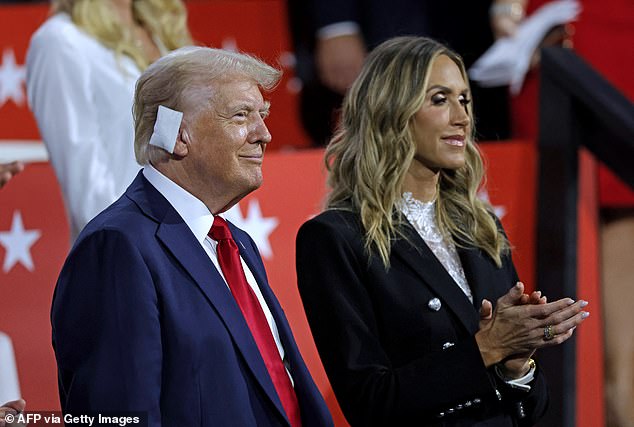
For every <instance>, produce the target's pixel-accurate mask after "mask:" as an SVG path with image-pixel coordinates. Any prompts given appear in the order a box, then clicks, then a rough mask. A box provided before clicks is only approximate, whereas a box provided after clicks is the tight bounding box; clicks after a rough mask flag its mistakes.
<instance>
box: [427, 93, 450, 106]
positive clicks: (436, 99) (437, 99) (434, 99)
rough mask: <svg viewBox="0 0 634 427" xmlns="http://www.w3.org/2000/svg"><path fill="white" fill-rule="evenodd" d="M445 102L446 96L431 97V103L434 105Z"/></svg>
mask: <svg viewBox="0 0 634 427" xmlns="http://www.w3.org/2000/svg"><path fill="white" fill-rule="evenodd" d="M445 101H447V97H446V96H444V95H434V96H432V97H431V103H432V104H433V105H439V104H443V103H444V102H445Z"/></svg>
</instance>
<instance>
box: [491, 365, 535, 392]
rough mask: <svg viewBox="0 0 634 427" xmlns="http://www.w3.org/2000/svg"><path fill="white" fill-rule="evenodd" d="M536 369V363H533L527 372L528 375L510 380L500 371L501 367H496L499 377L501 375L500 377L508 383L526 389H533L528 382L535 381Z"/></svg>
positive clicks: (513, 386)
mask: <svg viewBox="0 0 634 427" xmlns="http://www.w3.org/2000/svg"><path fill="white" fill-rule="evenodd" d="M535 370H536V369H535V365H533V366H531V368H530V370H529V371H528V373H526V375H524V376H523V377H520V378H516V379H513V380H509V379H506V378H505V377H504V375H502V372H500V369H499V368H498V367H497V366H496V367H495V373H496V374H497V376H498V377H500V379H502V380H504V382H505V383H507V384H508V385H509V386H511V387H512V388H516V389H519V390H524V391H530V390H531V386H530V385H528V383H530V382H531V381H533V379H535Z"/></svg>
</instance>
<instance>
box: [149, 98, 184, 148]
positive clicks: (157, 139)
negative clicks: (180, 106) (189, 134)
mask: <svg viewBox="0 0 634 427" xmlns="http://www.w3.org/2000/svg"><path fill="white" fill-rule="evenodd" d="M182 120H183V113H181V112H180V111H176V110H172V109H171V108H167V107H164V106H162V105H159V107H158V113H157V115H156V123H154V132H153V133H152V136H151V137H150V145H154V146H156V147H160V148H162V149H164V150H166V151H168V152H169V153H173V152H174V146H175V145H176V138H177V137H178V130H179V129H180V127H181V121H182Z"/></svg>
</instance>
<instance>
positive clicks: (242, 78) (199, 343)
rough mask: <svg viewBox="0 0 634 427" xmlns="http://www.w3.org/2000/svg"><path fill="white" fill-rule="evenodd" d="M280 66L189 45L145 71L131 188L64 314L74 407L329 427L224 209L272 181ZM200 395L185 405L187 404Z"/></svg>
mask: <svg viewBox="0 0 634 427" xmlns="http://www.w3.org/2000/svg"><path fill="white" fill-rule="evenodd" d="M280 75H281V73H280V72H279V70H276V69H274V68H272V67H270V66H269V65H267V64H265V63H263V62H261V61H260V60H257V59H255V58H253V57H251V56H248V55H245V54H240V53H234V52H229V51H224V50H220V49H210V48H202V47H189V48H182V49H179V50H177V51H174V52H172V53H170V54H168V55H166V56H165V57H163V58H161V59H160V60H158V61H157V62H155V63H154V64H152V65H151V66H150V67H149V68H148V69H146V70H145V72H144V73H143V74H142V75H141V77H140V78H139V81H138V83H137V89H136V92H135V101H134V118H135V153H136V158H137V160H138V161H139V163H140V164H142V165H143V166H144V168H143V170H142V171H141V172H139V174H138V175H137V177H136V178H135V180H134V181H133V182H132V184H131V185H130V186H129V187H128V189H127V190H126V192H125V194H124V195H123V196H122V197H121V198H119V199H118V200H117V201H115V202H114V203H113V204H112V205H110V207H108V208H107V209H105V210H104V211H102V212H101V213H100V214H98V215H97V216H96V217H95V218H94V219H93V220H92V221H91V222H90V223H89V224H88V225H87V226H86V227H85V228H84V229H83V230H82V232H81V233H80V235H79V237H78V239H77V241H76V242H75V245H74V247H73V249H72V250H71V252H70V254H69V256H68V258H67V260H66V262H65V264H64V267H63V269H62V271H61V273H60V276H59V280H58V282H57V286H56V288H55V293H54V296H53V305H52V309H51V322H52V326H53V347H54V349H55V357H56V360H57V366H58V375H59V391H60V400H61V403H62V410H63V411H64V412H65V413H71V414H73V415H77V414H79V413H95V412H98V413H104V411H118V412H119V413H121V412H134V411H137V412H139V413H140V414H143V416H144V417H147V420H148V424H147V425H148V426H150V427H153V426H163V427H167V426H177V427H180V426H209V427H211V426H214V427H215V426H227V427H230V426H231V427H232V426H241V427H250V426H252V427H255V426H258V427H266V426H270V427H273V426H276V427H278V426H279V427H282V426H286V427H288V426H290V427H300V426H304V427H330V426H332V419H331V417H330V414H329V412H328V409H327V407H326V404H325V402H324V400H323V398H322V397H321V395H320V394H319V390H318V389H317V387H316V386H315V384H314V382H313V380H312V378H311V376H310V373H309V372H308V369H307V368H306V365H305V364H304V361H303V359H302V356H301V354H300V353H299V350H298V348H297V345H296V343H295V340H294V338H293V334H292V332H291V329H290V326H289V325H288V322H287V320H286V317H285V316H284V313H283V311H282V308H281V307H280V305H279V302H278V301H277V299H276V297H275V295H274V294H273V291H272V290H271V288H270V287H269V284H268V281H267V278H266V272H265V270H264V265H263V264H262V259H261V257H260V254H259V252H258V250H257V247H256V245H255V243H254V241H253V240H252V239H251V237H249V235H248V234H246V233H245V232H244V231H242V230H240V229H238V228H237V227H235V226H233V224H230V223H228V222H227V221H226V220H225V219H224V218H222V216H221V214H222V213H223V212H225V211H227V210H228V209H230V208H231V207H232V206H234V205H235V204H236V203H238V202H239V201H240V200H241V199H242V198H243V197H244V196H246V195H247V194H249V193H251V192H252V191H254V190H255V189H257V188H258V187H260V185H261V183H262V179H263V178H262V162H263V159H264V151H265V149H266V146H267V144H268V143H269V142H270V141H271V135H270V133H269V131H268V129H267V127H266V125H265V123H264V119H265V118H266V117H267V115H268V112H269V102H268V101H267V100H265V99H264V98H263V93H264V92H265V91H269V90H271V89H272V88H273V87H274V86H275V85H276V84H277V82H278V81H279V78H280ZM177 402H181V403H182V402H186V404H176V403H177Z"/></svg>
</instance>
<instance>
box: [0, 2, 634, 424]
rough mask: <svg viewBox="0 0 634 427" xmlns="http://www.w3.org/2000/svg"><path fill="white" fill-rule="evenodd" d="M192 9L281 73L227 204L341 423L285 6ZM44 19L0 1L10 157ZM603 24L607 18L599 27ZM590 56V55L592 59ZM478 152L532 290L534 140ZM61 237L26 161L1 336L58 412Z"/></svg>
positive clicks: (24, 385) (1, 249)
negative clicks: (301, 237) (310, 255)
mask: <svg viewBox="0 0 634 427" xmlns="http://www.w3.org/2000/svg"><path fill="white" fill-rule="evenodd" d="M605 1H609V2H612V3H613V7H621V8H622V10H627V8H628V7H631V6H630V3H627V2H628V0H605ZM586 3H588V4H587V5H585V6H586V12H587V13H588V14H589V15H588V16H590V17H592V16H596V17H597V18H596V19H597V20H598V21H597V24H596V25H599V26H598V27H596V28H595V27H594V26H595V24H593V23H588V24H587V31H588V34H590V32H591V31H594V32H595V34H596V32H598V31H601V32H602V34H603V35H602V39H601V42H600V45H601V46H603V45H604V42H603V41H602V40H604V37H605V34H606V33H605V31H606V30H605V27H606V26H610V25H608V24H609V23H610V22H611V21H609V20H607V18H602V16H603V15H601V12H599V10H600V8H599V7H598V6H599V5H597V6H596V7H595V6H594V5H591V4H590V3H595V2H586ZM187 5H188V9H189V12H190V23H191V28H192V31H193V35H194V38H195V39H196V40H197V41H198V42H201V43H202V44H205V45H210V46H222V47H232V46H233V47H237V48H238V49H240V50H244V51H249V52H253V53H255V54H257V55H258V56H260V57H262V58H263V59H265V60H267V61H270V62H274V63H278V64H279V65H280V66H281V67H283V68H284V71H285V76H284V79H283V81H282V83H281V85H280V87H279V88H278V89H277V90H276V92H275V93H274V94H273V95H272V97H271V98H272V105H273V108H272V114H271V117H270V119H269V121H268V123H269V125H270V130H271V133H272V134H273V143H272V144H271V146H270V149H271V150H273V151H274V152H272V153H270V154H268V156H267V161H266V162H265V170H264V173H265V183H264V185H263V187H262V188H261V189H260V190H258V191H257V192H256V193H254V194H252V195H251V196H249V197H248V198H246V199H245V200H243V201H242V202H241V203H240V205H239V208H238V209H239V210H238V211H234V220H235V221H236V222H237V223H238V224H239V225H242V226H243V227H244V228H245V229H247V231H249V232H250V234H251V235H252V236H254V238H255V240H256V242H257V243H258V246H259V247H260V249H261V250H262V252H263V255H264V261H265V264H266V267H267V271H268V274H269V278H270V281H271V284H272V286H273V288H274V289H275V291H276V293H277V295H278V296H279V298H280V300H281V303H282V305H283V306H284V309H285V311H286V313H287V315H288V317H289V320H290V323H291V325H292V327H293V330H294V333H295V336H296V338H297V341H298V343H299V346H300V348H301V350H302V353H303V355H304V357H305V359H306V361H307V363H308V365H309V367H310V369H311V372H312V373H313V375H314V377H315V379H316V382H317V383H318V386H319V387H320V389H321V391H322V392H323V394H324V396H325V397H326V400H327V401H328V403H329V405H330V408H331V410H332V411H333V415H334V417H335V420H336V422H337V425H345V421H344V420H343V417H342V416H341V413H340V411H339V409H338V407H337V404H336V401H335V399H334V396H333V395H332V392H331V390H330V387H329V385H328V382H327V379H326V377H325V375H324V373H323V370H322V367H321V364H320V362H319V358H318V356H317V353H316V350H315V348H314V345H313V342H312V338H311V335H310V332H309V329H308V326H307V324H306V320H305V317H304V314H303V310H302V307H301V302H300V300H299V296H298V294H297V290H296V284H295V267H294V241H295V233H296V231H297V229H298V228H299V225H300V224H301V223H302V222H303V221H305V220H306V219H307V218H308V217H309V216H310V215H313V214H315V213H317V212H318V211H319V209H320V203H321V200H322V198H323V195H324V191H325V187H324V176H323V167H322V152H321V151H319V150H305V151H297V150H295V148H301V147H306V146H307V145H308V143H307V139H306V138H305V136H304V134H303V133H302V131H301V129H300V127H299V124H298V123H299V121H298V119H297V109H296V101H297V99H296V92H297V82H296V81H295V80H294V78H293V73H292V65H293V60H292V55H291V54H290V50H291V49H290V43H289V38H288V34H287V31H286V21H285V20H286V16H285V9H284V2H283V1H282V0H239V1H238V0H233V1H231V0H214V1H205V0H198V1H196V0H190V1H189V2H188V3H187ZM600 6H601V7H602V8H603V9H602V10H609V8H607V6H605V2H601V4H600ZM592 10H594V12H592ZM586 12H584V13H586ZM593 13H594V15H593ZM46 16H47V6H46V5H45V4H41V5H31V6H5V7H0V50H1V54H2V57H1V60H0V161H2V160H5V161H6V160H9V158H7V156H8V155H10V154H7V152H6V150H5V151H3V145H2V144H3V143H4V144H5V146H6V143H7V142H8V140H18V142H19V141H23V140H33V139H37V138H39V136H38V133H37V129H36V126H35V123H34V121H33V118H32V116H31V114H30V113H29V112H28V108H27V106H26V98H25V93H24V87H23V83H22V81H23V73H24V68H23V67H24V58H25V53H26V48H27V45H28V40H29V38H30V35H31V33H32V32H33V31H34V30H35V29H36V28H37V27H38V26H39V25H40V24H41V23H42V22H43V21H44V19H45V18H46ZM629 16H630V17H632V16H634V14H630V15H629ZM602 22H603V23H605V25H603V26H601V24H600V23H602ZM617 28H619V29H623V30H624V31H625V32H626V33H627V34H629V37H630V38H629V40H630V41H631V34H632V28H633V26H632V25H629V27H628V28H625V27H624V26H623V25H621V26H617ZM581 29H582V26H581V24H579V33H582V31H581ZM619 31H620V30H619ZM628 31H629V32H628ZM607 34H609V32H608V33H607ZM579 37H581V34H579ZM619 37H621V38H620V39H619ZM616 39H619V40H621V39H622V36H618V37H617V36H615V40H616ZM582 40H583V42H582ZM598 44H599V42H598V41H597V40H596V39H595V40H593V39H592V38H591V37H589V36H587V37H585V38H583V37H581V39H580V42H579V45H580V47H584V49H585V50H586V51H593V49H589V48H588V46H589V45H592V46H596V45H598ZM582 52H583V51H582ZM594 52H595V55H596V58H597V60H598V61H599V62H600V63H601V64H602V67H600V68H599V69H601V70H602V71H606V70H605V69H607V71H614V68H619V65H618V64H619V63H621V62H622V61H623V55H620V54H615V55H614V56H615V58H614V59H610V60H607V59H605V58H606V57H608V56H609V54H608V50H607V49H600V48H599V47H595V48H594ZM622 53H623V52H622ZM590 57H591V58H593V56H592V55H590ZM617 58H619V59H617ZM629 58H630V62H629V65H630V66H629V73H630V74H627V72H625V71H623V72H620V71H619V72H617V74H618V76H620V77H618V76H617V77H615V79H616V81H617V82H620V83H621V84H622V83H623V82H624V81H625V80H627V77H626V76H630V75H631V70H632V67H631V59H632V56H631V55H630V56H629ZM604 59H605V61H604ZM615 61H616V62H615ZM530 84H534V83H530V82H529V85H530ZM630 84H631V83H630ZM620 87H623V86H622V85H621V86H620ZM630 87H631V86H630ZM630 93H632V92H630ZM527 105H528V107H526V111H528V113H527V115H526V117H527V118H528V119H527V120H529V122H530V117H534V116H535V113H534V111H533V110H532V109H534V108H535V107H534V106H531V103H530V102H528V103H527ZM516 111H521V110H516ZM531 115H532V116H531ZM11 142H15V141H11ZM276 150H277V152H275V151H276ZM289 151H292V152H289ZM484 151H485V154H486V156H487V158H488V163H489V184H488V196H489V197H490V199H491V201H492V203H493V204H494V205H495V206H496V207H497V208H498V213H499V214H500V215H501V216H502V222H503V223H504V226H505V228H506V230H507V232H508V233H509V237H510V239H511V242H512V244H513V245H514V249H515V252H514V254H515V255H514V258H515V261H516V264H517V266H518V270H519V272H520V276H521V277H522V279H523V280H524V282H525V283H527V285H528V286H529V288H533V287H534V286H535V284H534V280H535V274H534V236H535V230H534V223H535V207H536V195H535V188H536V187H535V182H536V167H537V156H536V152H535V145H534V143H533V142H531V141H530V140H522V141H515V142H508V143H498V144H486V145H485V147H484ZM584 162H585V163H584V165H589V166H588V167H586V166H584V167H585V169H584V171H585V175H584V184H583V185H584V187H583V194H584V197H583V198H582V201H581V202H580V212H581V213H582V214H581V218H580V227H581V229H582V230H584V232H583V233H582V236H581V239H580V242H579V243H580V248H582V249H581V250H582V251H585V252H584V254H582V256H585V257H586V258H584V259H588V260H590V262H589V264H590V273H589V274H585V273H587V270H585V273H584V272H580V277H581V276H582V274H583V280H584V283H585V285H583V287H582V289H580V292H579V297H580V298H585V299H588V300H590V301H591V302H593V301H599V299H598V293H597V289H598V278H597V276H596V274H595V273H596V260H597V249H596V247H597V244H596V234H594V230H595V229H596V216H595V215H594V214H593V213H594V212H596V198H595V199H593V198H592V195H593V194H595V193H594V192H593V189H596V185H594V184H593V183H594V180H593V176H594V175H593V171H592V161H591V160H588V158H587V157H584ZM20 220H21V223H20ZM20 225H21V226H22V228H20ZM68 235H69V233H68V225H67V223H66V219H65V215H64V210H63V206H62V202H61V197H60V194H59V189H58V187H57V184H56V181H55V177H54V174H53V172H52V170H51V168H50V166H49V165H48V164H47V163H36V164H30V165H28V166H27V168H26V170H25V171H24V172H23V173H22V174H21V175H19V176H17V177H16V178H14V180H13V181H12V182H11V183H9V184H8V185H7V187H5V188H4V189H3V190H2V191H1V192H0V265H2V270H0V331H2V332H4V333H6V334H8V335H9V337H10V338H11V340H12V342H13V347H14V350H15V357H16V361H17V368H18V373H19V379H20V387H21V391H22V395H23V396H24V397H25V398H26V399H27V400H28V407H29V409H31V410H53V409H56V408H58V407H59V403H58V397H57V387H56V371H55V363H54V358H53V352H52V349H51V345H50V321H49V309H50V300H51V295H52V292H53V288H54V283H55V280H56V277H57V274H58V272H59V269H60V268H61V265H62V262H63V260H64V257H65V254H66V252H67V251H68V248H69V244H68ZM3 242H4V243H3ZM7 242H10V243H7ZM269 247H270V250H269ZM592 266H594V270H593V269H592ZM597 306H598V304H593V316H591V318H590V319H589V320H588V321H587V322H585V324H584V327H583V328H580V329H581V330H580V331H579V340H578V342H579V357H578V361H579V364H580V369H579V372H583V373H584V375H580V377H579V390H580V393H578V402H579V404H580V405H579V409H578V411H579V415H578V417H577V420H578V422H577V425H578V426H584V427H585V426H587V427H590V426H597V425H601V424H602V403H601V402H600V401H601V399H600V398H598V397H597V396H600V390H601V387H602V380H601V375H602V371H601V363H602V359H601V336H600V330H601V329H600V328H601V325H600V316H595V314H597V310H598V307H597ZM69 309H72V308H69ZM1 363H2V361H0V364H1ZM1 368H2V367H1V366H0V390H1V388H2V377H1V375H2V374H1V373H2V370H1ZM592 393H595V395H594V396H593V395H592ZM554 410H556V408H555V409H554Z"/></svg>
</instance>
